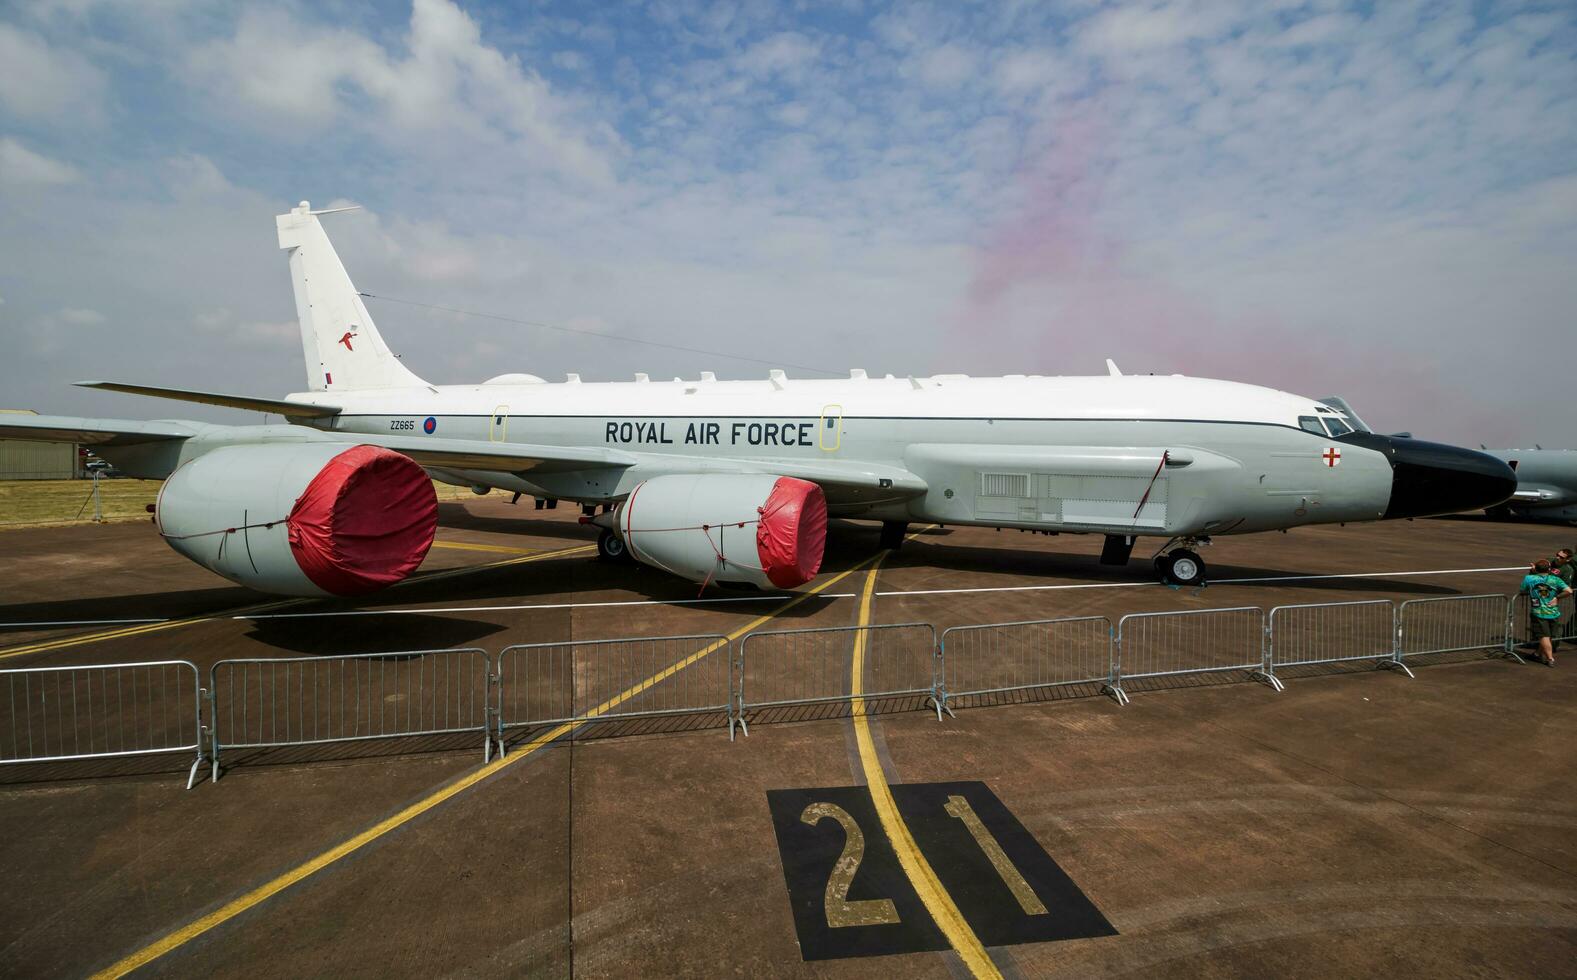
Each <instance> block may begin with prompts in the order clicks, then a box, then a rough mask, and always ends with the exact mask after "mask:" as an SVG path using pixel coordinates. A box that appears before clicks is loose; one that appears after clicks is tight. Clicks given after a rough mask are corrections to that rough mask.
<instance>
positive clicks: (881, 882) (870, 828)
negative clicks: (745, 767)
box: [767, 786, 948, 960]
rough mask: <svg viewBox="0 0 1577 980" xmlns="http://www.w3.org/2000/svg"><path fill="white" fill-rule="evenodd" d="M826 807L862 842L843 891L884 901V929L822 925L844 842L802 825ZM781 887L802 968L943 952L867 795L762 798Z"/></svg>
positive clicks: (838, 790) (834, 791) (809, 792)
mask: <svg viewBox="0 0 1577 980" xmlns="http://www.w3.org/2000/svg"><path fill="white" fill-rule="evenodd" d="M818 803H830V804H833V805H835V806H837V807H840V808H842V809H843V811H844V812H846V813H847V814H848V815H849V816H850V817H851V818H853V820H854V823H855V824H856V826H857V827H858V828H859V830H860V835H861V836H862V837H863V838H864V844H865V848H864V855H863V857H862V858H861V860H860V863H859V867H858V868H856V869H855V873H854V879H853V881H852V882H851V883H850V885H849V892H848V899H849V900H850V901H862V900H869V899H882V898H885V899H888V900H890V901H891V902H892V903H893V909H894V911H895V912H896V913H897V915H898V920H899V921H898V922H897V923H896V924H891V925H859V926H840V927H833V926H830V925H829V924H828V922H827V882H828V880H829V879H830V878H831V877H832V873H833V868H834V865H836V864H837V862H838V859H839V857H840V856H841V855H842V854H843V851H844V847H845V844H846V841H847V835H846V834H845V833H844V830H843V828H842V826H841V825H840V824H839V823H838V821H837V820H836V819H833V818H831V817H822V818H820V819H816V818H815V817H814V815H812V819H813V820H815V822H814V823H813V824H812V823H807V822H806V821H805V819H804V817H805V815H806V808H807V807H811V806H813V805H815V804H818ZM767 805H768V807H770V808H771V811H772V827H773V830H774V831H775V832H776V834H777V840H778V854H779V856H780V857H781V858H782V860H783V879H784V881H785V882H786V883H787V885H788V893H789V904H790V906H791V907H792V909H793V915H794V931H795V932H796V933H797V934H798V935H799V946H800V955H801V956H803V957H804V958H805V959H806V960H827V959H841V958H843V957H851V956H883V955H887V954H891V953H915V952H921V951H923V950H939V949H947V948H948V942H947V938H946V937H945V936H943V935H942V932H941V930H940V929H938V928H937V926H936V923H935V922H934V921H933V920H932V919H931V916H930V913H928V912H927V911H926V909H925V905H924V904H923V903H922V902H921V901H920V896H919V895H918V894H916V892H915V890H914V888H913V886H911V885H910V884H909V879H908V877H907V876H905V875H904V873H903V867H902V866H901V865H900V864H899V863H898V856H897V854H895V853H894V852H893V847H892V843H891V842H890V841H889V840H888V839H887V834H886V833H885V832H883V830H882V825H881V821H880V820H878V819H877V816H876V807H875V806H874V805H873V804H872V803H871V792H870V790H869V789H867V788H866V787H864V786H834V787H830V788H826V789H774V790H767Z"/></svg>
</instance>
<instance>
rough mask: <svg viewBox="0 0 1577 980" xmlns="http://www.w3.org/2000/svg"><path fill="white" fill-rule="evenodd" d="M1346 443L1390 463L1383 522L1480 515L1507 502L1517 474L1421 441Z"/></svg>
mask: <svg viewBox="0 0 1577 980" xmlns="http://www.w3.org/2000/svg"><path fill="white" fill-rule="evenodd" d="M1354 436H1355V437H1356V438H1352V437H1349V438H1350V439H1351V441H1353V442H1357V443H1358V444H1360V445H1363V446H1365V447H1367V448H1369V449H1375V450H1378V451H1380V452H1383V453H1385V455H1386V458H1387V459H1389V460H1390V461H1391V502H1390V505H1389V506H1387V507H1386V509H1385V519H1386V520H1391V519H1394V518H1398V517H1431V516H1434V515H1436V514H1457V513H1461V512H1462V511H1468V510H1484V509H1485V508H1488V507H1493V506H1495V505H1496V504H1499V503H1502V502H1504V501H1506V500H1508V499H1510V497H1511V495H1512V494H1513V493H1514V492H1515V491H1516V489H1517V474H1516V473H1513V472H1512V470H1511V467H1509V466H1507V465H1506V464H1505V463H1504V462H1502V461H1500V460H1498V459H1496V458H1495V457H1493V456H1491V455H1489V454H1488V453H1481V452H1478V451H1476V450H1472V449H1462V448H1461V447H1458V446H1447V445H1444V444H1442V443H1438V442H1424V441H1423V440H1422V439H1408V438H1403V437H1400V436H1381V435H1374V434H1372V433H1354Z"/></svg>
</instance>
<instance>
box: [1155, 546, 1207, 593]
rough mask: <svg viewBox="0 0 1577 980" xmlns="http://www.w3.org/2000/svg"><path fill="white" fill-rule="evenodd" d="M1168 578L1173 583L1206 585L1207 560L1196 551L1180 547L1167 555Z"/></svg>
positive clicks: (1166, 568)
mask: <svg viewBox="0 0 1577 980" xmlns="http://www.w3.org/2000/svg"><path fill="white" fill-rule="evenodd" d="M1165 571H1166V579H1167V581H1169V582H1171V583H1172V584H1173V585H1183V586H1188V585H1204V584H1205V560H1204V559H1203V558H1201V557H1199V555H1198V554H1197V553H1196V552H1193V551H1189V550H1188V549H1187V548H1179V549H1177V550H1176V551H1174V552H1172V553H1171V554H1169V555H1167V556H1166V565H1165Z"/></svg>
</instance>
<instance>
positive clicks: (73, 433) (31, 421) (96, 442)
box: [0, 414, 201, 446]
mask: <svg viewBox="0 0 1577 980" xmlns="http://www.w3.org/2000/svg"><path fill="white" fill-rule="evenodd" d="M198 428H201V426H197V425H190V426H189V425H186V424H184V423H181V422H137V421H133V420H131V419H84V418H77V417H76V416H69V415H10V414H7V415H0V439H25V440H29V441H33V442H75V443H80V444H82V445H84V446H134V445H136V444H138V443H142V442H161V441H163V440H166V439H190V438H191V437H192V436H194V435H196V434H197V429H198Z"/></svg>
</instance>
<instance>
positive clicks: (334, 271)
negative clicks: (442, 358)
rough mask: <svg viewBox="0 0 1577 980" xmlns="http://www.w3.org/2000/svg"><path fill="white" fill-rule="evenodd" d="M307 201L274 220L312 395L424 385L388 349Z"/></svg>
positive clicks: (324, 212) (317, 213)
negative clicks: (287, 260)
mask: <svg viewBox="0 0 1577 980" xmlns="http://www.w3.org/2000/svg"><path fill="white" fill-rule="evenodd" d="M339 210H350V209H349V208H335V209H332V210H331V211H314V210H312V207H311V205H309V204H308V203H307V202H306V201H302V202H301V204H300V205H299V206H297V207H295V208H292V209H291V210H290V212H289V213H288V214H282V215H280V216H279V217H278V218H276V219H275V223H276V224H277V225H278V228H279V247H280V248H282V249H285V250H286V251H287V252H289V253H290V278H291V283H292V285H293V286H294V287H295V293H296V318H297V319H298V320H299V321H300V322H301V347H302V350H303V352H304V353H305V355H306V359H307V387H308V388H309V389H310V390H312V391H346V390H352V389H357V388H409V387H420V386H423V385H426V384H427V382H425V381H423V380H422V379H421V378H418V377H417V376H416V375H415V374H413V373H411V371H410V370H408V369H407V368H406V367H405V365H403V364H401V363H400V360H399V358H398V357H396V356H395V354H394V352H393V351H391V350H389V347H388V345H387V344H385V343H384V342H383V337H382V336H381V335H380V334H379V333H378V328H377V326H376V325H375V324H374V323H373V322H372V316H371V314H369V313H368V312H367V307H366V306H365V305H364V304H363V303H362V301H361V296H360V295H359V294H358V293H357V291H356V287H355V285H354V284H352V283H351V281H350V276H349V275H348V274H347V273H346V272H345V266H344V265H343V264H342V263H341V262H340V259H339V255H338V254H337V253H336V252H335V251H334V246H333V245H331V244H329V236H328V233H327V232H325V231H324V230H323V223H322V222H321V221H319V220H318V215H320V214H330V213H333V211H339Z"/></svg>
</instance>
